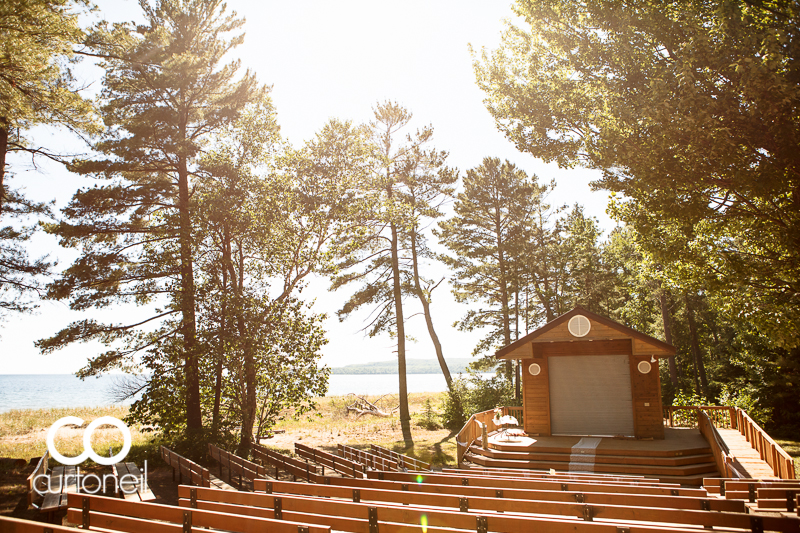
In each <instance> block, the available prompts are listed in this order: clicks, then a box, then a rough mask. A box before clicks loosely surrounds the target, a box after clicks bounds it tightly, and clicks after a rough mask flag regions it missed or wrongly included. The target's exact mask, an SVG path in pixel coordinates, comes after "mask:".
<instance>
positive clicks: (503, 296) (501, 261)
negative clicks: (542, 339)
mask: <svg viewBox="0 0 800 533" xmlns="http://www.w3.org/2000/svg"><path fill="white" fill-rule="evenodd" d="M502 231H503V229H502V227H501V221H500V210H499V209H498V210H497V212H496V214H495V234H496V235H497V262H498V267H499V269H500V280H499V282H500V307H501V311H500V312H501V313H502V320H503V341H504V342H505V346H508V345H509V344H511V317H510V316H509V309H508V281H507V279H506V261H505V254H504V250H503V246H504V244H505V243H503V239H502V237H500V235H502ZM505 367H506V379H507V380H508V382H509V383H511V384H513V383H514V377H513V376H514V367H513V363H512V362H511V360H510V359H507V360H506V363H505Z"/></svg>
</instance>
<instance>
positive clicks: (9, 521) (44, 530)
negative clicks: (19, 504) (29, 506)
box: [0, 516, 75, 533]
mask: <svg viewBox="0 0 800 533" xmlns="http://www.w3.org/2000/svg"><path fill="white" fill-rule="evenodd" d="M0 531H2V532H3V533H75V528H74V527H66V526H56V525H53V524H45V523H43V522H34V521H32V520H23V519H21V518H11V517H9V516H0Z"/></svg>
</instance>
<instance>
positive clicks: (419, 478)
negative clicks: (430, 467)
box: [417, 475, 425, 483]
mask: <svg viewBox="0 0 800 533" xmlns="http://www.w3.org/2000/svg"><path fill="white" fill-rule="evenodd" d="M424 479H425V478H424V477H422V476H419V475H418V476H417V483H422V481H423V480H424Z"/></svg>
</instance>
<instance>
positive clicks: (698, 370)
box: [684, 298, 709, 400]
mask: <svg viewBox="0 0 800 533" xmlns="http://www.w3.org/2000/svg"><path fill="white" fill-rule="evenodd" d="M684 301H685V302H686V315H687V317H688V320H689V333H690V334H691V337H692V353H693V354H694V362H695V374H696V375H695V380H696V379H697V374H699V376H700V386H701V388H702V394H703V397H704V398H705V399H706V400H708V399H709V398H708V378H707V377H706V367H705V365H704V364H703V354H702V352H701V351H700V342H699V341H698V339H697V324H696V323H695V319H694V309H693V308H692V304H691V303H689V298H685V299H684Z"/></svg>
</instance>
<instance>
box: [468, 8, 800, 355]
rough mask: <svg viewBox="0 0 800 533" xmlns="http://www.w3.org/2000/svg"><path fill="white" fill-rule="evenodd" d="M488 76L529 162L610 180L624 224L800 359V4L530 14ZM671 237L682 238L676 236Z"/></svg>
mask: <svg viewBox="0 0 800 533" xmlns="http://www.w3.org/2000/svg"><path fill="white" fill-rule="evenodd" d="M514 11H515V13H516V14H517V15H519V17H520V18H521V19H522V20H521V21H520V22H519V23H516V24H512V25H511V26H510V27H509V28H508V30H507V31H506V33H505V35H504V37H503V42H502V45H501V47H500V48H499V49H498V50H496V51H494V52H491V53H489V52H486V51H484V53H483V55H482V57H481V58H480V59H479V60H478V61H476V74H477V79H478V84H479V86H480V87H481V88H482V89H483V90H484V91H485V92H486V95H487V98H486V105H487V107H488V109H489V110H490V112H491V113H492V114H493V116H494V117H495V119H496V121H497V124H498V126H499V127H500V128H501V130H502V131H504V132H505V134H506V135H507V136H508V137H509V139H511V140H512V141H513V142H514V143H515V144H516V145H517V147H518V148H519V149H520V150H523V151H526V152H529V153H531V154H533V155H534V156H536V157H541V158H542V159H544V160H546V161H557V162H558V163H559V164H560V165H562V166H572V165H575V164H585V165H588V166H590V167H594V168H598V169H601V170H602V171H603V177H602V179H601V180H600V181H599V182H598V186H600V187H603V188H606V189H608V190H611V191H613V192H615V193H621V194H622V195H623V196H620V197H618V198H617V203H618V205H619V206H620V209H619V211H618V215H619V216H620V217H621V218H622V219H624V220H626V221H628V222H630V223H632V224H633V225H634V226H635V227H636V229H637V231H638V232H640V233H641V234H642V235H645V236H646V244H647V245H648V246H649V247H650V249H651V251H652V253H653V254H655V255H656V257H657V259H658V261H659V262H660V263H662V264H666V263H670V262H678V261H679V262H682V263H683V264H684V265H685V268H692V269H694V271H695V274H694V275H695V277H696V278H698V279H700V278H702V279H703V280H704V281H705V285H706V289H707V290H713V291H714V292H715V293H716V294H717V295H719V296H720V297H723V296H724V298H722V299H720V300H718V304H720V305H721V307H720V309H722V310H724V311H725V312H726V313H727V314H728V316H729V317H731V318H732V319H737V320H744V321H747V322H749V323H751V324H754V325H755V326H756V327H758V328H759V330H760V331H762V332H764V333H765V334H767V335H769V336H770V338H771V339H772V341H773V342H774V343H775V344H776V345H778V346H785V347H787V348H791V347H794V346H798V345H800V337H798V336H797V335H796V333H795V332H796V331H797V330H798V327H800V306H798V301H797V295H798V294H800V216H798V214H799V213H800V208H799V207H800V193H799V192H798V191H800V151H798V150H797V146H798V141H800V126H798V125H799V124H800V121H799V120H798V116H800V115H799V113H800V111H798V110H800V85H798V83H797V79H798V73H799V72H800V70H798V69H800V66H798V65H800V61H798V50H799V48H798V44H797V43H798V42H800V33H799V30H798V28H800V6H798V4H797V2H749V1H747V0H716V1H713V2H676V3H670V4H664V3H662V2H655V1H644V2H627V1H617V2H605V1H599V0H597V1H596V0H585V1H583V0H543V1H536V2H534V1H525V0H519V1H518V2H516V5H515V7H514ZM664 228H669V229H667V231H665V230H664Z"/></svg>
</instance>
